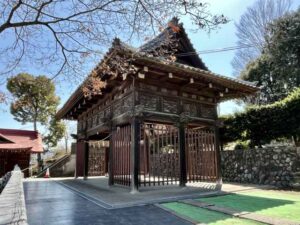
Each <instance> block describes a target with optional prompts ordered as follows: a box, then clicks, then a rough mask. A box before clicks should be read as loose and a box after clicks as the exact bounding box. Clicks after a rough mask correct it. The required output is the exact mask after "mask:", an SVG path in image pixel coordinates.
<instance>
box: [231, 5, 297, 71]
mask: <svg viewBox="0 0 300 225" xmlns="http://www.w3.org/2000/svg"><path fill="white" fill-rule="evenodd" d="M290 7H291V0H257V1H256V2H255V3H254V5H253V6H251V7H249V8H248V9H247V11H246V12H245V13H244V14H243V15H242V17H241V19H240V21H239V23H238V24H235V26H236V29H237V33H236V35H237V37H238V42H237V44H238V45H239V46H241V45H251V46H254V48H249V49H246V48H244V49H239V50H237V51H236V54H235V57H234V59H233V60H232V63H231V65H232V67H233V69H234V75H236V76H238V75H240V72H241V71H242V70H244V69H245V68H246V65H247V64H248V63H249V62H251V61H252V60H254V59H255V58H256V57H257V56H259V55H260V53H261V51H262V50H263V46H264V44H265V42H266V38H267V36H268V31H267V25H268V24H269V23H270V22H272V21H273V20H275V19H277V18H279V17H281V16H283V15H284V14H285V13H287V12H288V11H289V10H290Z"/></svg>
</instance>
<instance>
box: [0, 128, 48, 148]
mask: <svg viewBox="0 0 300 225" xmlns="http://www.w3.org/2000/svg"><path fill="white" fill-rule="evenodd" d="M0 138H1V139H2V140H3V141H1V142H0V150H4V149H5V150H29V151H30V152H32V153H38V152H43V146H42V138H41V135H40V134H39V133H38V132H36V131H30V130H15V129H0ZM5 140H6V141H5Z"/></svg>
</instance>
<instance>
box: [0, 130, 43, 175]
mask: <svg viewBox="0 0 300 225" xmlns="http://www.w3.org/2000/svg"><path fill="white" fill-rule="evenodd" d="M41 152H43V145H42V138H41V135H40V134H39V133H38V132H37V131H30V130H14V129H0V177H1V176H3V175H4V174H5V173H7V172H8V171H11V170H13V168H14V166H15V165H16V164H18V166H19V167H20V168H21V169H25V168H28V167H29V163H30V156H31V154H35V153H41ZM24 173H25V176H26V177H27V176H28V170H26V171H24Z"/></svg>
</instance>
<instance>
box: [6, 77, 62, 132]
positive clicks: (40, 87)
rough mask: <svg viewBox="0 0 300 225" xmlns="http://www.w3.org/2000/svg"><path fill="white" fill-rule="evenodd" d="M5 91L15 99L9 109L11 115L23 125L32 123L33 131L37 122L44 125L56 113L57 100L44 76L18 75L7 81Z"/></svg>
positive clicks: (51, 84)
mask: <svg viewBox="0 0 300 225" xmlns="http://www.w3.org/2000/svg"><path fill="white" fill-rule="evenodd" d="M7 89H8V90H9V91H10V93H11V94H12V96H13V97H14V98H15V101H14V102H12V104H11V108H10V109H11V113H12V115H13V116H14V118H15V119H16V120H17V121H19V122H21V123H23V124H24V123H28V122H29V123H33V125H34V130H36V129H37V122H40V123H41V124H43V125H45V124H46V123H47V122H48V119H49V117H50V116H52V115H54V114H55V112H56V109H57V106H58V104H59V98H58V97H57V96H56V95H55V86H54V84H53V82H52V81H51V80H50V79H49V78H47V77H46V76H37V77H34V76H32V75H30V74H27V73H20V74H18V75H17V76H15V77H12V78H10V79H9V80H8V82H7Z"/></svg>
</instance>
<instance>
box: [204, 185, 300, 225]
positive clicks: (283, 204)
mask: <svg viewBox="0 0 300 225" xmlns="http://www.w3.org/2000/svg"><path fill="white" fill-rule="evenodd" d="M199 200H201V201H203V202H208V203H213V204H215V205H216V206H221V207H228V208H232V209H235V210H239V211H248V212H254V213H257V214H261V215H266V216H275V217H277V218H282V219H289V220H292V221H297V222H300V193H295V192H283V191H247V192H240V193H239V194H230V195H225V196H217V197H210V198H201V199H199Z"/></svg>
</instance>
